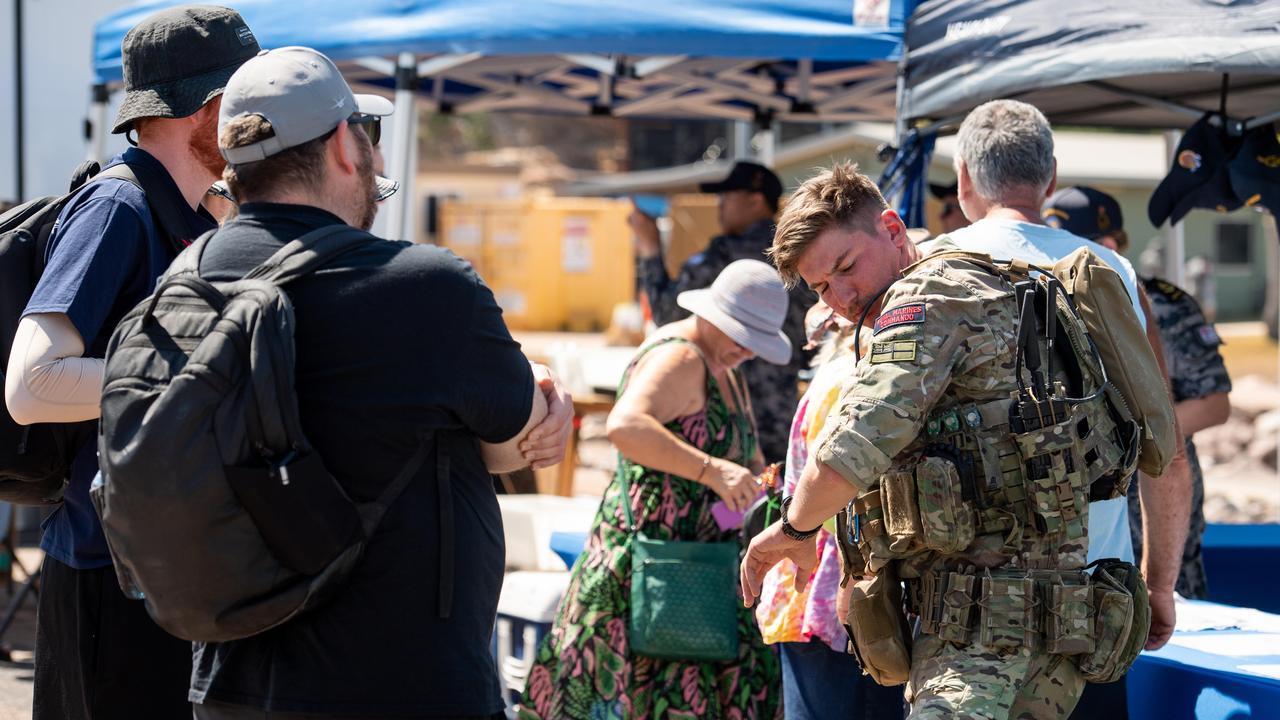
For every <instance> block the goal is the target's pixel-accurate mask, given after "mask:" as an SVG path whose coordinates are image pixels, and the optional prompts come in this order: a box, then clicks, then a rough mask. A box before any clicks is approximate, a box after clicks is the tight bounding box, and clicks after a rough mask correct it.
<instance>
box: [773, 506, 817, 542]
mask: <svg viewBox="0 0 1280 720" xmlns="http://www.w3.org/2000/svg"><path fill="white" fill-rule="evenodd" d="M794 497H795V495H788V496H787V497H785V498H783V500H782V534H783V535H786V536H787V537H789V538H791V539H792V540H808V539H809V538H811V537H813V536H814V535H817V534H818V531H819V530H821V529H822V526H821V525H819V526H818V527H816V528H814V529H812V530H797V529H795V528H794V527H793V526H792V525H791V523H790V522H788V521H787V508H789V507H791V499H792V498H794Z"/></svg>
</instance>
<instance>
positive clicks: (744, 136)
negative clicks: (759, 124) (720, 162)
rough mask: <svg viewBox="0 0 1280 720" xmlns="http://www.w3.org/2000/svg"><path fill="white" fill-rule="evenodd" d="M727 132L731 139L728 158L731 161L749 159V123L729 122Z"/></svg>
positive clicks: (743, 121)
mask: <svg viewBox="0 0 1280 720" xmlns="http://www.w3.org/2000/svg"><path fill="white" fill-rule="evenodd" d="M729 132H730V137H731V138H732V145H731V148H730V151H729V152H730V155H729V157H730V158H731V159H733V160H749V159H751V123H749V122H747V121H746V120H731V121H730V122H729Z"/></svg>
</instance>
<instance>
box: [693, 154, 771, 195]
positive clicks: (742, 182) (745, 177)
mask: <svg viewBox="0 0 1280 720" xmlns="http://www.w3.org/2000/svg"><path fill="white" fill-rule="evenodd" d="M698 189H700V190H702V192H705V193H722V192H729V191H730V190H749V191H752V192H758V193H763V194H764V196H765V197H766V198H768V199H770V200H773V201H777V199H778V198H780V197H782V181H781V180H779V179H778V176H777V175H775V174H774V172H773V171H772V170H770V169H769V168H767V167H765V166H763V165H761V164H760V163H753V162H746V161H739V162H736V163H734V164H733V169H732V170H730V171H729V177H727V178H725V179H724V180H721V181H720V182H717V183H702V184H701V185H699V186H698Z"/></svg>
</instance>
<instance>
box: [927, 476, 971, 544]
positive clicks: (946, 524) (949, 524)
mask: <svg viewBox="0 0 1280 720" xmlns="http://www.w3.org/2000/svg"><path fill="white" fill-rule="evenodd" d="M915 485H916V501H917V503H918V507H919V513H920V527H921V533H920V538H921V541H922V543H923V544H924V546H925V547H926V548H928V549H930V550H936V551H938V552H940V553H943V554H946V555H950V554H953V553H958V552H960V551H961V550H964V549H965V548H967V547H969V543H971V542H973V538H974V518H973V509H972V507H971V506H970V504H969V503H968V502H966V501H965V499H964V492H963V488H962V487H961V483H960V474H959V472H957V471H956V466H955V465H954V464H953V463H952V462H951V461H950V460H947V459H946V458H941V457H935V456H926V457H924V458H922V459H921V460H920V463H919V464H918V465H916V470H915Z"/></svg>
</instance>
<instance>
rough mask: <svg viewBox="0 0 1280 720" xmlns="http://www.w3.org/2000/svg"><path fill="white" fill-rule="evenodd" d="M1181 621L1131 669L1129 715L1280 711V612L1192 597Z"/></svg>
mask: <svg viewBox="0 0 1280 720" xmlns="http://www.w3.org/2000/svg"><path fill="white" fill-rule="evenodd" d="M1178 628H1179V630H1178V631H1177V632H1176V633H1174V637H1173V639H1172V640H1170V641H1169V644H1168V645H1166V646H1165V647H1163V648H1161V649H1160V650H1158V651H1156V652H1144V653H1143V654H1142V655H1141V656H1140V657H1139V658H1138V662H1137V663H1135V664H1134V666H1133V669H1132V670H1130V671H1129V676H1128V683H1129V687H1128V692H1129V716H1130V718H1132V719H1133V720H1157V719H1158V720H1179V719H1181V718H1194V719H1195V720H1245V718H1249V719H1250V720H1258V719H1261V718H1280V616H1276V615H1270V614H1267V613H1263V612H1261V611H1257V610H1250V609H1244V608H1234V607H1229V606H1225V605H1218V604H1215V603H1206V602H1195V601H1187V602H1179V603H1178ZM1201 628H1204V629H1201Z"/></svg>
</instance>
